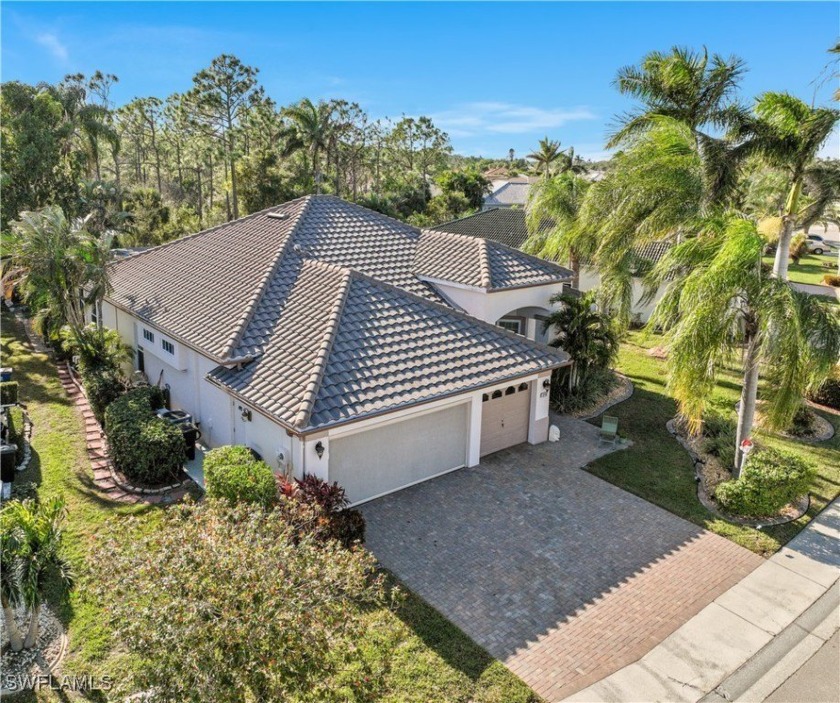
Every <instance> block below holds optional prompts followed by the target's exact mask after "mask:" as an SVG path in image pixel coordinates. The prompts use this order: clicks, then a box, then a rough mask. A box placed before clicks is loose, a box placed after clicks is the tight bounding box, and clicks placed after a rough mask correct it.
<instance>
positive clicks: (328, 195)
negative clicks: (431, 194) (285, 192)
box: [308, 193, 423, 237]
mask: <svg viewBox="0 0 840 703" xmlns="http://www.w3.org/2000/svg"><path fill="white" fill-rule="evenodd" d="M308 197H311V198H318V199H330V200H337V201H338V202H340V203H343V204H344V205H350V206H351V207H357V208H359V209H360V210H364V211H365V212H370V213H372V214H374V215H377V216H378V217H381V218H382V219H385V220H390V221H391V222H395V223H396V224H398V225H400V227H402V228H404V229H410V230H413V231H414V232H415V233H416V234H417V236H418V237H419V236H420V235H421V234H422V233H423V230H422V228H420V227H415V226H414V225H410V224H408V222H403V221H402V220H400V219H397V218H396V217H391V216H390V215H386V214H385V213H384V212H379V210H374V209H373V208H369V207H365V206H364V205H360V204H359V203H355V202H353V201H352V200H345V199H344V198H342V197H340V196H338V195H335V194H333V193H315V194H312V195H310V196H308Z"/></svg>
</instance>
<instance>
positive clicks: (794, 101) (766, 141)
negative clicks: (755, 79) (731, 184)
mask: <svg viewBox="0 0 840 703" xmlns="http://www.w3.org/2000/svg"><path fill="white" fill-rule="evenodd" d="M754 113H755V114H754V115H753V116H749V117H743V118H742V119H740V120H739V122H738V123H737V124H736V125H735V126H734V127H733V128H732V131H731V136H732V138H733V139H737V140H738V141H739V142H740V144H739V146H738V147H737V148H736V152H737V155H738V157H739V158H746V157H750V156H759V157H761V159H762V160H763V161H764V162H766V163H767V164H768V165H770V166H772V167H774V168H778V169H780V170H782V171H783V172H785V173H786V174H787V178H788V183H787V198H786V200H785V204H784V208H783V211H782V213H781V219H782V222H781V229H780V231H779V243H778V246H777V247H776V259H775V261H774V263H773V274H774V275H775V276H777V277H778V278H781V279H782V280H787V277H788V256H789V253H790V240H791V237H792V236H793V232H794V230H795V229H796V228H797V227H808V226H809V225H811V224H813V223H814V222H816V220H817V219H819V217H820V215H821V214H822V212H823V211H824V210H825V208H826V207H827V206H828V204H829V203H830V202H831V201H833V200H836V199H837V198H838V197H840V170H838V168H837V166H836V165H835V164H830V163H828V164H826V163H820V162H817V161H816V157H817V154H818V153H819V150H820V148H821V147H822V146H823V144H825V142H826V140H827V139H828V137H829V135H830V134H831V132H832V131H833V130H834V128H835V126H836V125H837V124H838V122H840V111H838V110H835V109H833V108H825V107H811V106H809V105H808V104H807V103H805V102H803V101H802V100H800V99H799V98H796V97H794V96H792V95H789V94H787V93H764V94H763V95H761V96H759V98H758V99H757V100H756V104H755V111H754ZM804 190H807V191H808V193H809V195H810V203H808V204H806V205H805V206H804V207H803V201H802V195H803V191H804Z"/></svg>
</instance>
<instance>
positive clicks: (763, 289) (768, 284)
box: [647, 215, 840, 478]
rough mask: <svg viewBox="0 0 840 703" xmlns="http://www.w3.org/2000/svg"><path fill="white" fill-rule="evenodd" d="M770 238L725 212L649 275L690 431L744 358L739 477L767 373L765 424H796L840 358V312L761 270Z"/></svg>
mask: <svg viewBox="0 0 840 703" xmlns="http://www.w3.org/2000/svg"><path fill="white" fill-rule="evenodd" d="M765 246H766V241H765V240H764V239H763V238H762V237H761V236H760V235H759V234H758V231H757V230H756V227H755V224H754V223H752V222H750V221H747V220H743V219H738V218H736V217H734V216H731V215H727V216H721V217H718V218H715V219H710V220H708V221H707V222H706V224H705V227H704V228H703V229H702V230H701V231H700V233H699V234H698V236H696V237H692V238H690V239H687V240H686V241H685V242H682V243H680V244H678V245H676V246H674V247H673V248H671V250H670V251H669V252H668V253H667V254H666V255H665V256H664V257H663V258H662V259H661V260H660V262H659V263H658V264H657V265H656V266H655V267H654V270H653V272H652V273H651V275H650V276H649V277H648V280H647V286H648V288H647V294H648V296H652V295H653V293H654V292H655V290H656V289H657V288H658V286H660V285H663V284H664V285H666V286H667V287H666V291H665V294H664V295H663V297H662V298H661V299H660V301H659V303H658V304H657V306H656V308H655V310H654V313H653V315H652V316H651V325H652V326H659V327H661V328H663V329H664V330H666V331H667V333H668V334H669V336H670V353H669V356H668V374H669V376H668V386H669V389H670V391H671V393H672V395H673V396H674V398H675V399H676V400H677V403H678V404H679V409H680V413H681V415H682V416H683V417H684V418H685V419H686V420H687V422H688V425H689V428H690V429H691V431H695V432H696V431H697V430H699V428H700V426H701V423H702V419H703V413H704V410H705V409H706V406H707V404H708V402H709V400H710V398H711V396H712V393H713V391H714V388H715V384H716V381H717V378H718V375H719V374H720V372H721V371H722V370H723V368H724V367H725V365H726V364H727V363H731V362H732V361H733V360H735V359H738V358H740V360H741V371H742V374H743V381H742V392H741V403H740V406H739V411H738V426H737V436H736V455H735V465H734V467H733V475H734V476H735V477H736V478H737V476H738V474H739V472H740V469H741V464H742V461H743V455H742V452H741V450H740V446H741V441H742V440H743V439H745V438H747V437H749V436H750V435H751V433H752V430H753V422H754V418H755V410H756V400H757V398H758V394H759V376H760V375H764V376H765V378H766V379H767V381H768V382H767V383H766V384H765V386H764V388H763V389H762V400H763V402H764V404H765V407H764V408H763V410H764V421H765V425H766V426H767V427H768V428H769V429H780V428H785V427H788V426H789V425H790V423H791V421H792V420H793V416H794V414H795V412H796V410H797V409H798V408H799V407H800V406H801V402H802V396H803V394H804V393H805V391H806V389H807V388H808V387H809V386H813V385H815V384H817V383H819V382H821V381H822V380H823V379H824V378H825V377H826V376H827V375H828V373H829V371H830V370H831V368H832V367H833V365H834V364H835V363H836V362H837V358H838V355H840V318H838V315H837V313H836V312H835V311H833V310H832V309H831V308H830V307H829V306H828V305H827V304H825V303H822V302H820V300H819V298H817V297H816V296H810V295H807V294H804V293H800V292H798V291H796V290H794V289H793V288H792V287H791V286H789V285H788V284H787V283H786V282H784V281H782V280H780V279H778V278H774V277H772V276H770V275H769V274H768V273H767V272H766V271H765V270H764V269H763V267H762V266H761V254H762V252H763V250H764V247H765Z"/></svg>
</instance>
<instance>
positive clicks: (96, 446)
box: [58, 363, 187, 503]
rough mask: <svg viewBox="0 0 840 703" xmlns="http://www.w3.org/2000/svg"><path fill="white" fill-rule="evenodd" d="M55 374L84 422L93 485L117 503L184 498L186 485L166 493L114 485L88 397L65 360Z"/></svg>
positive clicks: (102, 440)
mask: <svg viewBox="0 0 840 703" xmlns="http://www.w3.org/2000/svg"><path fill="white" fill-rule="evenodd" d="M58 378H59V380H60V381H61V385H62V386H63V387H64V390H65V391H66V392H67V395H68V396H69V397H70V400H72V401H73V404H74V405H75V406H76V409H77V410H78V411H79V412H80V413H81V415H82V419H83V420H84V422H85V442H86V444H87V454H88V459H90V464H91V467H92V468H93V481H94V483H95V485H96V488H97V489H98V490H99V491H100V492H101V493H102V494H103V495H104V496H105V497H106V498H108V499H110V500H113V501H116V502H119V503H162V502H163V503H175V502H178V501H180V500H181V499H183V497H184V496H185V495H186V494H187V487H186V486H182V487H179V488H175V489H172V490H171V491H167V492H166V493H133V492H127V491H126V490H124V489H123V488H122V487H120V486H119V485H117V484H116V483H115V482H114V479H113V476H112V475H111V468H110V462H111V460H110V458H109V457H108V453H107V451H106V450H105V442H104V438H103V437H102V428H101V427H100V425H99V422H98V421H97V420H96V417H95V416H94V414H93V410H91V408H90V405H89V404H88V400H87V398H86V397H85V395H84V393H82V392H81V390H79V387H78V386H77V385H76V383H75V382H74V381H73V377H72V376H71V375H70V372H69V371H68V369H67V366H66V364H64V363H60V364H58Z"/></svg>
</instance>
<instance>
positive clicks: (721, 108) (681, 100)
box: [607, 47, 744, 148]
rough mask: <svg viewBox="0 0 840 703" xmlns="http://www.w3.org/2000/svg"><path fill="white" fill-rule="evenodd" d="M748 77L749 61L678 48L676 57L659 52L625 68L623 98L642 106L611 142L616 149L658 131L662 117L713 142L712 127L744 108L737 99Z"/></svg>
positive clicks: (617, 83) (620, 75) (674, 51)
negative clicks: (746, 66)
mask: <svg viewBox="0 0 840 703" xmlns="http://www.w3.org/2000/svg"><path fill="white" fill-rule="evenodd" d="M743 73H744V62H743V61H742V60H741V59H739V58H737V57H735V56H730V57H728V58H724V57H723V56H720V55H719V54H713V55H712V56H711V57H710V56H709V53H708V52H707V51H706V49H705V48H704V49H703V51H702V52H698V51H692V50H690V49H685V48H681V47H674V48H672V49H671V51H670V53H662V52H659V51H653V52H651V53H649V54H647V55H646V56H645V57H644V58H643V59H642V62H641V64H640V65H639V66H625V67H624V68H622V69H620V70H619V72H618V76H617V77H616V79H615V81H614V84H615V86H616V87H617V88H618V90H619V92H621V93H622V94H623V95H628V96H630V97H633V98H636V99H637V100H639V101H640V102H641V103H642V106H641V107H640V108H638V109H636V110H633V111H631V112H629V113H626V114H625V115H623V116H622V117H621V118H619V126H618V127H617V129H616V131H615V132H614V133H613V134H612V136H611V137H610V140H609V142H608V144H607V146H608V147H610V148H613V147H616V146H619V145H620V144H624V143H627V142H628V141H632V139H633V138H634V137H638V136H639V135H640V134H643V133H645V132H647V131H648V130H649V129H651V128H652V127H654V126H655V125H656V123H657V120H658V118H662V117H665V118H668V119H672V120H676V121H677V122H680V123H682V124H684V125H686V126H687V127H688V128H689V130H691V132H692V134H694V135H696V136H697V137H698V139H699V138H700V137H701V136H702V137H705V138H707V139H708V135H707V134H705V132H704V130H705V128H706V127H708V126H713V127H725V126H727V125H729V124H730V122H731V120H732V118H733V115H734V114H737V112H738V107H737V105H736V104H735V102H734V100H733V95H734V93H735V91H736V89H737V87H738V82H739V80H740V78H741V76H742V75H743Z"/></svg>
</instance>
